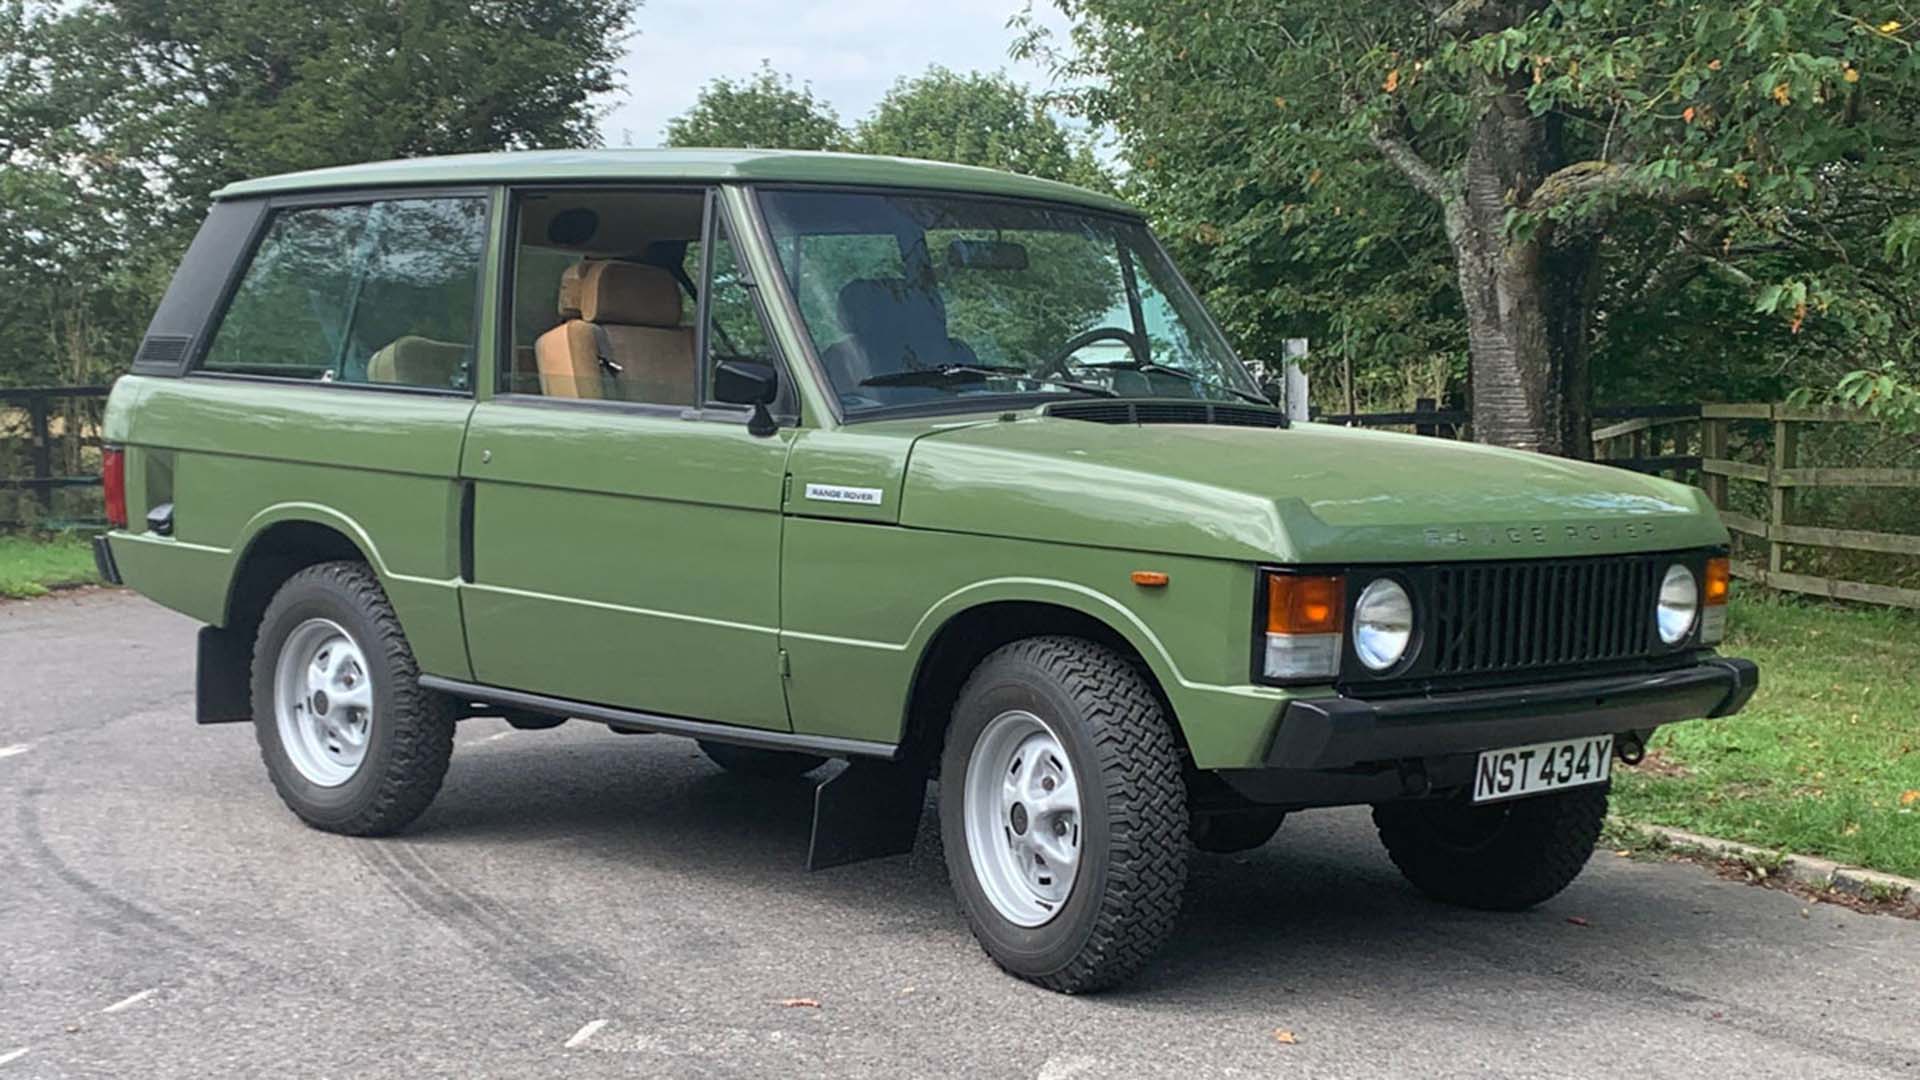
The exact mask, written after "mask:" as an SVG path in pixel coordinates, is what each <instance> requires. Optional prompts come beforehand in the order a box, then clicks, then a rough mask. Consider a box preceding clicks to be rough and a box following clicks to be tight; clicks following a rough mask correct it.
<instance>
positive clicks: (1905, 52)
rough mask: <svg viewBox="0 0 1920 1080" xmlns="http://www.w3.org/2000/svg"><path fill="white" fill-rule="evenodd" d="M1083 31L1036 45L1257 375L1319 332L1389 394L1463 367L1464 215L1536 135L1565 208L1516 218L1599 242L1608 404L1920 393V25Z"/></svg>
mask: <svg viewBox="0 0 1920 1080" xmlns="http://www.w3.org/2000/svg"><path fill="white" fill-rule="evenodd" d="M1058 6H1060V7H1061V8H1062V10H1064V11H1065V12H1066V13H1067V14H1068V15H1069V16H1070V17H1071V18H1072V19H1073V22H1074V27H1073V30H1072V31H1071V38H1070V40H1068V41H1066V42H1058V41H1053V40H1051V39H1049V38H1047V37H1046V36H1045V35H1044V34H1043V33H1041V32H1039V31H1037V30H1035V29H1033V28H1032V24H1031V23H1029V25H1028V29H1027V35H1026V37H1025V38H1024V39H1023V41H1022V45H1021V48H1022V49H1023V50H1024V51H1025V52H1026V53H1027V54H1029V55H1035V56H1041V57H1050V58H1051V59H1052V60H1053V61H1054V63H1055V65H1056V68H1057V69H1058V71H1059V73H1060V74H1062V75H1063V76H1064V77H1065V78H1066V79H1067V80H1068V82H1069V84H1070V90H1069V91H1068V92H1067V94H1066V95H1065V97H1066V100H1067V101H1068V103H1069V104H1070V105H1071V106H1072V107H1073V108H1074V109H1075V110H1076V111H1078V112H1079V113H1080V114H1081V115H1082V116H1084V117H1086V118H1087V119H1088V120H1090V121H1093V122H1095V123H1097V124H1103V125H1110V126H1111V128H1112V129H1113V130H1114V132H1115V133H1116V134H1117V135H1118V137H1119V140H1120V145H1121V148H1122V153H1123V155H1124V157H1125V159H1126V161H1127V163H1128V164H1129V165H1130V166H1131V170H1130V176H1129V183H1130V187H1131V188H1132V190H1133V191H1134V192H1135V193H1136V194H1137V195H1138V196H1139V197H1140V198H1142V199H1143V200H1144V201H1146V202H1147V203H1148V205H1149V206H1150V207H1151V208H1152V209H1153V211H1154V213H1155V215H1156V219H1157V220H1158V221H1160V222H1161V223H1163V226H1164V230H1165V231H1166V232H1167V233H1169V234H1170V235H1171V237H1172V238H1173V239H1174V241H1175V243H1176V244H1177V245H1178V247H1179V254H1180V255H1181V259H1182V263H1183V265H1184V266H1186V267H1187V268H1188V270H1189V272H1190V273H1192V274H1194V276H1195V277H1196V278H1198V279H1199V281H1200V283H1201V284H1202V286H1203V287H1204V288H1205V289H1206V291H1207V292H1208V294H1209V296H1210V297H1211V298H1212V300H1213V301H1214V303H1215V305H1216V308H1217V309H1218V310H1219V311H1220V312H1221V314H1222V315H1223V316H1224V321H1225V322H1226V323H1227V325H1228V327H1229V328H1230V330H1231V331H1232V332H1233V333H1234V334H1235V336H1236V337H1237V338H1238V339H1239V340H1240V341H1241V343H1242V345H1243V347H1244V348H1245V350H1246V351H1247V352H1248V353H1250V354H1251V355H1253V356H1255V357H1264V356H1271V355H1274V354H1276V353H1277V352H1278V347H1279V341H1280V339H1281V338H1284V337H1289V336H1302V335H1304V336H1311V337H1313V338H1315V339H1316V355H1317V356H1319V357H1321V358H1332V357H1335V356H1337V353H1338V350H1339V348H1340V344H1339V343H1340V342H1341V341H1345V342H1347V343H1348V348H1349V349H1350V351H1351V355H1352V359H1353V361H1354V364H1355V365H1356V367H1357V368H1358V369H1359V371H1360V372H1361V376H1362V381H1363V383H1364V382H1365V381H1366V379H1367V378H1368V377H1369V375H1372V374H1377V375H1378V378H1379V382H1380V383H1381V384H1382V385H1388V384H1391V383H1392V382H1394V381H1395V380H1393V379H1392V378H1391V376H1390V373H1391V372H1393V371H1396V370H1404V369H1405V368H1406V367H1407V366H1408V365H1409V364H1416V365H1417V364H1421V363H1427V364H1444V363H1449V362H1451V363H1452V365H1453V367H1452V370H1453V371H1454V372H1455V373H1456V374H1458V373H1460V372H1461V371H1462V370H1463V368H1464V363H1463V362H1462V361H1463V358H1462V357H1461V356H1460V354H1461V352H1462V347H1463V345H1464V337H1465V335H1464V333H1463V328H1462V325H1461V314H1460V299H1459V296H1458V293H1457V288H1456V286H1455V283H1454V280H1453V275H1452V273H1451V272H1450V271H1451V268H1452V265H1453V263H1454V254H1453V252H1451V251H1450V250H1449V247H1450V245H1449V240H1448V234H1447V226H1446V221H1445V219H1444V217H1443V214H1442V213H1441V212H1440V207H1438V206H1436V205H1435V203H1436V201H1438V202H1442V203H1444V201H1445V198H1444V197H1445V196H1449V195H1451V194H1454V193H1459V194H1460V195H1462V196H1464V194H1465V193H1464V192H1463V191H1462V186H1461V185H1462V183H1463V179H1464V176H1465V174H1466V173H1467V171H1468V166H1469V165H1470V160H1469V148H1470V147H1471V146H1473V145H1475V140H1476V139H1477V138H1480V137H1481V136H1483V135H1484V134H1485V133H1486V127H1485V125H1488V124H1493V125H1499V124H1502V123H1529V122H1533V123H1537V124H1538V125H1539V131H1540V137H1539V139H1538V140H1537V142H1536V143H1535V144H1533V145H1532V149H1531V150H1530V151H1529V153H1531V154H1533V155H1535V156H1534V157H1533V158H1532V159H1531V160H1530V161H1528V162H1521V163H1519V164H1518V165H1516V166H1515V169H1516V171H1517V172H1518V173H1520V174H1525V173H1527V172H1528V170H1529V169H1532V170H1533V171H1534V172H1536V173H1537V174H1538V175H1539V180H1538V182H1537V183H1529V184H1528V185H1526V186H1524V187H1522V188H1515V189H1509V190H1505V191H1496V192H1494V193H1493V194H1494V196H1495V197H1498V198H1503V199H1505V200H1506V203H1507V205H1508V209H1509V213H1508V217H1507V222H1506V228H1507V230H1508V242H1509V245H1510V246H1512V245H1515V244H1519V243H1523V242H1525V241H1527V240H1530V239H1541V240H1542V241H1543V242H1545V243H1546V248H1545V251H1546V252H1547V257H1548V258H1549V259H1552V258H1555V257H1558V255H1557V253H1563V252H1566V251H1569V250H1577V249H1579V248H1580V247H1582V246H1583V245H1596V244H1597V251H1598V258H1599V262H1598V273H1597V275H1595V280H1594V281H1593V283H1592V286H1591V294H1590V295H1591V297H1592V304H1593V311H1592V317H1591V320H1590V327H1591V329H1590V332H1589V344H1590V346H1591V349H1592V361H1593V366H1594V372H1595V374H1594V378H1595V383H1596V387H1597V396H1599V397H1602V398H1613V399H1615V400H1618V399H1619V398H1620V397H1621V396H1623V395H1627V394H1631V395H1634V396H1653V397H1676V398H1687V397H1695V396H1699V397H1709V398H1711V397H1722V396H1744V395H1746V394H1750V393H1764V394H1766V395H1769V396H1771V395H1777V394H1784V393H1785V392H1786V391H1788V390H1790V389H1792V388H1793V387H1795V386H1814V387H1816V388H1820V389H1822V390H1823V391H1826V390H1832V389H1833V388H1835V387H1836V386H1837V385H1838V384H1839V382H1840V380H1841V379H1842V378H1843V377H1844V376H1845V375H1846V374H1847V373H1848V372H1850V371H1854V370H1858V369H1862V368H1869V369H1872V370H1873V371H1874V372H1875V373H1876V376H1877V375H1879V374H1886V375H1888V376H1889V377H1890V378H1892V379H1893V380H1894V382H1895V384H1897V385H1898V386H1904V387H1909V388H1910V387H1912V386H1913V385H1914V382H1915V379H1916V377H1917V376H1920V301H1917V299H1916V298H1920V220H1916V215H1915V212H1914V207H1915V205H1916V203H1917V202H1920V54H1917V53H1916V35H1917V32H1920V28H1916V27H1915V26H1914V25H1912V24H1913V23H1914V22H1915V21H1916V20H1914V19H1912V18H1909V17H1906V16H1903V15H1900V12H1899V11H1898V10H1896V9H1897V8H1898V7H1899V5H1886V4H1870V3H1860V2H1854V0H1784V2H1777V0H1716V2H1712V3H1699V4H1679V3H1672V2H1670V0H1508V2H1498V0H1487V2H1484V3H1458V4H1433V5H1397V4H1386V5H1345V4H1342V5H1332V4H1323V3H1317V2H1313V0H1297V2H1296V0H1058ZM1896 16H1898V17H1896ZM1503 118H1505V119H1503ZM1520 166H1525V167H1524V168H1522V167H1520ZM1541 272H1542V273H1545V274H1548V275H1551V274H1552V273H1554V272H1555V268H1554V267H1552V266H1550V265H1549V266H1545V267H1543V269H1542V271H1541ZM1579 294H1580V295H1587V293H1586V291H1585V290H1584V289H1582V290H1579ZM1883 365H1891V367H1883ZM1325 377H1326V373H1325V372H1324V371H1323V372H1322V377H1321V383H1320V385H1321V386H1323V387H1324V386H1326V385H1328V384H1327V382H1326V380H1325ZM1850 385H1852V384H1850ZM1321 397H1322V399H1323V400H1324V399H1325V397H1326V395H1325V394H1324V393H1323V394H1322V395H1321Z"/></svg>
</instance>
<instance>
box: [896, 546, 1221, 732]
mask: <svg viewBox="0 0 1920 1080" xmlns="http://www.w3.org/2000/svg"><path fill="white" fill-rule="evenodd" d="M1047 634H1063V635H1067V636H1071V637H1081V638H1086V639H1088V640H1090V641H1095V642H1098V643H1100V644H1102V645H1105V646H1106V647H1108V648H1110V649H1112V650H1113V651H1114V652H1116V653H1118V654H1120V655H1121V656H1122V657H1124V658H1126V659H1127V660H1128V661H1129V662H1130V663H1132V664H1134V665H1135V666H1136V667H1138V668H1139V669H1140V671H1141V673H1142V675H1143V676H1144V677H1145V679H1146V681H1147V685H1148V686H1149V687H1150V688H1151V689H1152V690H1153V692H1154V694H1155V696H1156V697H1158V698H1159V701H1160V707H1161V708H1162V709H1163V710H1165V711H1166V714H1167V717H1168V719H1169V721H1170V723H1169V726H1170V727H1171V728H1172V729H1173V733H1174V738H1175V740H1176V741H1177V742H1178V743H1179V744H1180V746H1181V749H1182V751H1183V752H1184V751H1185V750H1186V736H1185V733H1184V732H1183V731H1182V730H1181V725H1180V722H1179V718H1178V716H1177V715H1176V714H1175V712H1174V709H1173V704H1172V702H1171V700H1170V699H1169V697H1168V695H1167V692H1166V687H1167V686H1168V685H1177V684H1178V682H1179V680H1180V674H1179V671H1178V669H1177V668H1176V667H1175V666H1174V664H1173V661H1172V659H1171V658H1170V657H1169V656H1168V655H1167V653H1166V650H1165V649H1164V648H1163V647H1162V645H1161V643H1160V641H1159V639H1158V638H1157V637H1155V636H1154V634H1153V632H1152V631H1151V630H1150V629H1148V628H1147V626H1146V624H1145V623H1144V622H1142V621H1141V620H1140V619H1139V617H1138V616H1137V615H1135V614H1134V613H1133V612H1132V611H1130V610H1128V609H1127V608H1125V607H1124V606H1123V605H1121V604H1119V603H1118V602H1117V601H1115V600H1113V599H1112V598H1110V597H1107V596H1105V595H1103V594H1100V593H1097V592H1095V591H1093V590H1090V589H1086V588H1084V587H1081V586H1073V585H1068V584H1065V583H1058V582H1038V581H1031V580H1026V581H1002V582H988V583H982V584H981V585H979V586H974V587H971V588H969V589H966V590H962V591H960V592H958V593H955V594H953V595H951V596H948V597H947V598H946V599H945V600H943V601H942V603H941V604H939V605H937V606H936V607H935V608H934V609H933V610H932V611H930V612H929V613H928V614H927V616H926V617H925V618H923V619H922V620H921V622H920V625H919V626H918V627H916V629H915V632H914V635H913V637H912V638H911V639H910V641H909V651H910V653H911V655H913V656H914V666H913V674H912V677H911V679H910V681H909V682H908V686H907V698H906V703H905V706H904V709H903V715H902V726H901V752H902V756H903V757H909V758H910V759H913V760H919V761H923V762H926V763H928V764H929V765H932V764H933V763H934V762H935V761H937V759H938V757H939V749H940V741H941V738H942V737H943V735H944V733H945V731H946V726H947V721H948V720H949V719H950V715H951V707H952V702H953V699H954V697H955V695H956V694H958V692H959V690H960V686H961V684H962V683H964V682H965V681H966V678H967V676H968V675H969V674H970V673H972V671H973V669H974V668H975V667H977V666H978V665H979V663H980V661H982V660H984V659H985V658H986V657H987V656H988V655H989V654H991V653H992V652H993V651H994V650H996V649H999V648H1000V647H1002V646H1004V645H1008V644H1011V643H1012V642H1015V641H1019V640H1021V639H1023V638H1029V637H1039V636H1043V635H1047Z"/></svg>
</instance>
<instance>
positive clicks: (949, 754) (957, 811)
mask: <svg viewBox="0 0 1920 1080" xmlns="http://www.w3.org/2000/svg"><path fill="white" fill-rule="evenodd" d="M1009 718H1015V719H1017V721H1018V722H1019V723H1022V724H1025V725H1027V730H1029V731H1032V732H1033V736H1032V737H1037V738H1041V739H1043V740H1045V741H1046V742H1047V743H1048V744H1049V745H1050V746H1051V747H1057V748H1058V750H1059V751H1062V752H1064V754H1065V756H1066V758H1067V761H1066V762H1065V763H1064V764H1066V765H1068V766H1069V767H1070V772H1071V778H1072V781H1073V784H1074V786H1075V790H1076V791H1077V807H1078V808H1077V810H1076V811H1074V813H1073V828H1072V831H1071V834H1070V835H1071V836H1073V837H1075V838H1077V841H1078V846H1077V863H1076V865H1077V869H1076V870H1075V872H1074V876H1073V879H1072V882H1071V885H1070V891H1069V892H1068V893H1067V894H1066V895H1065V897H1064V899H1063V900H1058V902H1057V903H1054V904H1048V905H1045V908H1046V911H1045V912H1040V909H1039V908H1031V909H1030V914H1029V915H1028V918H1029V920H1031V919H1033V918H1042V919H1045V920H1046V921H1044V922H1041V923H1039V924H1038V925H1022V924H1021V923H1020V922H1018V921H1015V920H1013V919H1010V918H1009V917H1007V916H1006V915H1005V914H1003V912H1002V911H1001V910H1000V909H999V908H998V907H996V902H995V901H994V900H993V899H991V898H990V897H989V895H988V889H989V887H990V886H989V885H987V884H984V883H983V874H990V873H991V872H992V871H991V869H990V868H987V867H985V866H984V865H983V863H984V862H985V861H987V860H992V859H993V858H995V857H996V855H995V854H994V852H993V851H992V850H991V849H985V851H984V853H983V854H982V855H981V856H980V857H978V858H976V854H975V852H974V851H973V849H972V848H971V846H970V841H969V832H968V827H967V815H968V813H969V810H968V804H967V798H968V795H967V792H968V784H969V780H968V774H969V771H970V768H972V766H973V762H974V759H975V758H976V756H977V755H976V747H979V748H980V749H981V752H982V754H985V753H986V751H987V750H988V749H989V748H991V746H992V745H994V739H993V737H992V736H991V735H990V734H989V733H990V732H992V731H996V730H1002V729H1005V727H1006V725H1007V724H1008V723H1009ZM1169 723H1170V721H1169V717H1168V716H1167V715H1166V714H1165V712H1164V711H1163V710H1162V708H1161V706H1160V702H1159V699H1158V697H1157V696H1156V695H1155V694H1154V692H1153V690H1152V689H1151V688H1150V687H1149V686H1148V685H1147V683H1146V681H1145V679H1143V678H1142V676H1141V674H1140V673H1139V672H1138V671H1137V670H1136V669H1135V668H1134V667H1133V666H1132V665H1131V664H1129V663H1128V662H1127V661H1126V660H1124V659H1122V658H1121V657H1120V656H1119V655H1117V654H1115V653H1114V652H1113V651H1112V650H1110V649H1107V648H1105V647H1103V646H1101V645H1098V644H1096V643H1094V642H1091V641H1086V640H1083V639H1080V638H1072V637H1036V638H1029V639H1027V640H1024V641H1018V642H1015V643H1013V644H1011V645H1007V646H1005V647H1003V648H1001V649H1000V650H998V651H997V652H994V653H993V654H991V655H990V656H988V657H987V658H986V659H985V660H983V661H982V662H981V663H980V665H979V667H977V668H976V669H975V670H974V672H973V674H972V675H971V676H970V677H969V678H968V680H967V682H966V685H965V686H963V687H962V688H961V690H960V694H959V696H958V698H957V699H956V701H955V704H954V709H953V719H952V723H951V724H950V725H949V726H948V729H947V734H946V744H945V747H944V749H943V751H942V758H941V764H940V829H941V837H942V840H943V842H944V844H943V846H944V848H945V850H946V859H947V871H948V875H949V877H950V878H951V880H952V883H953V888H954V893H955V895H956V897H957V898H958V900H959V904H960V910H961V913H962V914H963V915H964V916H965V917H966V919H967V922H968V924H969V925H970V926H971V927H972V929H973V933H974V937H975V938H976V939H977V940H978V941H979V942H980V945H981V947H982V948H984V949H985V950H986V952H987V955H989V956H991V957H993V959H994V961H995V962H996V963H998V964H999V965H1000V966H1001V967H1002V968H1004V969H1006V970H1007V971H1008V972H1010V973H1011V974H1013V975H1017V976H1019V977H1020V978H1022V979H1026V980H1028V981H1030V982H1033V983H1036V984H1038V985H1040V986H1043V987H1046V988H1047V989H1050V990H1056V991H1060V992H1063V993H1081V992H1087V991H1093V990H1099V989H1103V988H1105V987H1109V986H1113V985H1114V984H1116V983H1119V982H1121V981H1122V980H1125V979H1127V978H1128V977H1130V976H1132V975H1133V974H1135V973H1136V972H1138V971H1139V970H1140V969H1141V968H1142V967H1144V966H1145V965H1146V964H1147V962H1148V961H1149V960H1150V959H1152V957H1153V955H1154V954H1155V953H1156V952H1157V951H1159V949H1160V947H1161V946H1162V945H1163V944H1164V943H1165V941H1166V939H1167V937H1168V935H1169V934H1170V933H1171V932H1172V930H1173V926H1174V922H1175V920H1176V918H1177V917H1178V915H1179V913H1180V902H1181V893H1182V890H1183V889H1184V887H1185V885H1186V878H1187V852H1188V848H1187V843H1188V841H1187V827H1188V821H1187V807H1186V788H1185V786H1184V783H1183V782H1182V779H1181V773H1180V752H1179V748H1178V746H1177V745H1176V743H1175V741H1174V736H1173V731H1172V729H1171V728H1170V726H1169ZM1041 729H1044V730H1041ZM983 740H984V741H983ZM1019 745H1022V746H1024V745H1029V744H1027V743H1021V744H1019ZM1016 753H1017V751H1016ZM1051 753H1052V751H1051V750H1049V751H1048V754H1049V756H1050V755H1051ZM1061 772H1062V773H1064V772H1065V770H1061ZM979 773H980V777H981V779H980V780H979V781H977V782H978V783H982V784H991V785H995V790H997V785H1000V784H1002V783H1003V782H1006V781H1007V776H1008V773H1007V772H1006V771H1005V763H1004V762H996V761H988V762H987V763H984V764H982V765H980V766H979ZM1062 788H1063V789H1064V781H1062ZM975 790H976V791H978V790H981V789H975ZM1048 790H1052V786H1051V785H1050V784H1049V785H1048ZM979 805H984V806H989V807H991V806H992V805H993V804H992V803H991V802H990V801H988V800H980V801H979ZM994 820H997V819H994ZM1039 820H1040V819H1039V818H1038V817H1035V818H1034V819H1032V820H1030V821H1029V820H1022V821H1021V822H1020V824H1021V825H1030V826H1031V827H1033V828H1035V829H1036V830H1037V829H1039V828H1040V826H1039V824H1038V822H1039ZM1060 820H1062V821H1064V820H1065V819H1064V818H1063V819H1060ZM1009 821H1010V822H1011V821H1012V819H1011V818H1009ZM1015 827H1017V826H1015V825H1012V824H1009V826H1008V829H1012V828H1015ZM978 831H979V835H980V836H981V837H982V838H983V842H985V843H991V842H995V839H994V838H995V836H996V834H994V833H992V832H991V831H989V830H986V829H984V828H980V829H979V830H978ZM1068 835H1069V833H1068V832H1067V831H1066V830H1065V829H1062V830H1061V831H1059V832H1058V833H1056V834H1055V836H1056V837H1057V839H1059V840H1060V841H1061V842H1064V841H1065V839H1066V838H1067V837H1068ZM1005 839H1006V841H1007V842H1008V844H1009V846H1010V847H1011V844H1012V841H1013V835H1012V833H1011V832H1007V833H1006V835H1005ZM1002 895H1004V893H1003V894H1002Z"/></svg>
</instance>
